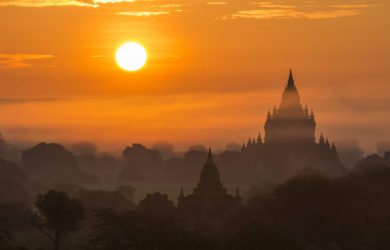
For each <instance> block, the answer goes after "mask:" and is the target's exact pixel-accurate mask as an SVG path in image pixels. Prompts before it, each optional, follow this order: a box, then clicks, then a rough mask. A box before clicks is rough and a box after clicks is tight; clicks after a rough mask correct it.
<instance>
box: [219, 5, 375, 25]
mask: <svg viewBox="0 0 390 250" xmlns="http://www.w3.org/2000/svg"><path fill="white" fill-rule="evenodd" d="M319 3H320V2H316V1H310V2H307V3H305V4H300V5H298V4H296V5H294V4H292V3H291V2H289V3H288V4H287V3H286V4H284V3H283V2H281V1H278V2H277V3H273V2H252V3H250V4H249V7H248V9H245V10H237V11H236V12H234V13H232V14H230V15H226V16H224V17H222V18H221V19H222V20H232V19H265V20H267V19H297V18H303V19H331V18H339V17H349V16H357V15H361V14H363V13H364V10H365V9H367V8H370V7H372V6H371V5H368V4H342V5H341V4H340V5H326V4H324V2H322V3H321V4H319Z"/></svg>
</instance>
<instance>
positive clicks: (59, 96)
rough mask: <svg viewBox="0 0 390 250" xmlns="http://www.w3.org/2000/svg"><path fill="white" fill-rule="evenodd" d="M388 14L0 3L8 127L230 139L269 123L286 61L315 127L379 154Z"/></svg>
mask: <svg viewBox="0 0 390 250" xmlns="http://www.w3.org/2000/svg"><path fill="white" fill-rule="evenodd" d="M389 10H390V6H389V3H388V2H387V1H384V0H375V1H367V0H359V1H336V0H326V1H317V0H316V1H311V2H307V1H298V0H294V1H288V2H287V1H276V0H271V1H267V2H262V1H260V2H251V1H248V2H246V1H238V0H230V1H194V2H184V1H181V0H176V1H173V0H172V1H166V0H154V1H137V0H135V1H125V0H123V1H121V0H120V1H110V0H107V1H106V0H105V1H67V0H62V1H51V0H42V1H38V2H36V1H30V0H17V1H8V0H3V1H1V2H0V32H2V33H3V34H7V39H2V40H1V41H0V75H1V81H0V87H1V88H2V93H1V95H0V112H1V114H2V119H1V123H0V131H2V133H3V136H4V137H5V138H6V140H7V141H9V142H14V143H17V144H22V145H23V144H26V143H27V144H32V143H37V142H40V141H48V142H51V141H52V142H59V143H70V142H76V141H91V142H94V143H96V144H97V145H98V146H99V148H101V149H102V150H103V151H105V150H109V151H112V150H117V149H119V148H123V147H124V146H126V145H128V144H130V143H133V142H140V143H143V144H145V145H152V144H153V143H155V142H159V141H165V142H169V143H172V144H173V145H175V148H177V149H178V150H183V149H185V148H187V147H188V146H190V145H193V144H204V145H206V146H208V147H213V148H223V147H224V145H225V144H227V143H229V142H239V143H242V142H246V141H247V139H248V137H249V136H252V137H253V136H255V135H256V134H257V132H258V131H259V129H262V127H263V126H264V121H265V116H266V113H267V111H268V109H269V108H271V109H272V107H273V105H278V104H279V102H280V98H281V94H282V91H283V88H284V86H285V83H286V80H287V73H288V70H289V69H290V68H292V69H293V71H294V76H295V79H296V85H297V88H298V90H299V91H300V95H301V98H302V103H303V104H307V105H308V106H309V108H313V110H314V112H315V114H316V118H317V121H318V124H319V125H318V129H317V137H318V135H319V133H321V132H323V133H324V134H325V135H326V136H328V137H329V139H330V140H331V141H338V140H345V139H357V140H358V141H359V144H360V145H361V147H362V148H363V149H364V151H366V152H374V151H375V143H377V142H378V141H383V140H385V141H390V138H389V137H388V136H387V135H388V134H389V132H390V127H389V126H388V124H389V121H390V120H389V118H388V117H390V113H389V112H390V111H389V108H388V107H389V105H390V99H389V97H388V95H387V94H386V93H387V92H388V91H389V84H388V83H389V82H390V73H389V71H388V67H389V61H390V60H389V56H390V55H389V53H388V52H389V51H390V35H389V33H388V32H387V26H386V24H387V23H388V22H389V19H390V18H389V17H388V15H387V12H388V11H389ZM362 34H364V35H362ZM127 41H137V42H138V43H140V44H142V45H143V46H144V47H145V49H146V51H147V53H148V60H147V62H146V64H145V66H144V68H142V69H141V70H139V71H137V72H126V71H124V70H122V69H120V68H119V67H118V65H117V63H116V62H115V52H116V49H117V48H118V47H119V46H120V45H121V44H123V43H125V42H127ZM14 114H18V115H14ZM178 124H180V126H178ZM262 133H264V132H263V131H262Z"/></svg>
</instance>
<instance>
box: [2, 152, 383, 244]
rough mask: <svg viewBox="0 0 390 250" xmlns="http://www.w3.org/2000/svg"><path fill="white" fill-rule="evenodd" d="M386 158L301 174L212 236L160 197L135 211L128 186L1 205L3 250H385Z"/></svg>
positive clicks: (258, 198) (233, 215) (230, 217)
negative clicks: (341, 170)
mask: <svg viewBox="0 0 390 250" xmlns="http://www.w3.org/2000/svg"><path fill="white" fill-rule="evenodd" d="M387 157H388V155H387V156H385V157H379V156H376V155H374V156H370V157H367V158H365V159H364V160H362V161H360V162H359V164H357V166H356V167H355V169H354V170H352V171H350V172H349V173H348V174H346V175H344V176H342V177H338V178H334V179H329V178H326V177H324V176H321V175H320V174H317V173H315V172H310V171H305V172H302V173H301V174H300V175H297V176H296V177H294V178H292V179H290V180H288V181H287V182H285V183H284V184H281V185H279V186H277V187H275V188H274V189H273V190H272V191H271V192H267V193H264V192H263V193H261V194H254V195H252V196H251V198H250V199H249V200H248V202H247V204H246V205H243V206H242V207H241V208H239V209H236V210H235V211H231V212H230V213H228V214H226V215H225V216H224V217H223V219H221V221H220V222H219V223H217V224H216V225H217V226H216V227H215V228H213V229H211V230H210V228H208V229H203V228H195V227H193V226H191V223H190V222H189V220H188V218H187V217H186V216H184V215H183V214H181V213H180V212H179V211H177V210H176V208H175V206H174V205H173V203H172V202H170V201H169V200H168V199H167V197H166V196H164V195H161V194H153V195H150V196H149V198H148V199H145V200H144V201H142V202H141V203H140V204H139V205H138V206H135V205H134V203H133V202H132V201H131V199H132V192H133V191H134V190H132V189H131V188H130V187H126V186H122V187H120V188H118V190H117V191H112V192H113V193H105V191H100V192H98V193H93V192H92V193H88V194H86V193H85V192H87V191H85V190H81V191H79V192H78V195H77V198H70V196H74V194H72V193H70V194H66V193H65V192H61V191H54V190H52V191H49V192H47V193H45V194H42V195H39V196H38V197H37V198H36V199H35V202H34V206H32V207H29V206H27V205H23V204H20V203H12V202H7V203H5V202H3V203H1V204H0V223H1V224H0V249H2V250H15V249H29V250H37V249H42V250H43V249H91V250H92V249H95V250H130V249H139V250H143V249H145V250H149V249H150V250H157V249H158V250H160V249H161V250H165V249H166V250H168V249H169V250H175V249H178V250H179V249H180V250H183V249H186V250H192V249H194V250H204V249H213V250H217V249H223V250H229V249H231V250H252V249H253V250H255V249H259V250H260V249H261V250H263V249H264V250H268V249H269V250H295V249H297V250H298V249H305V250H317V249H318V250H322V249H323V250H327V249H329V250H338V249H340V250H376V249H377V250H387V249H390V237H389V232H390V165H389V159H388V158H387ZM83 192H84V193H83ZM107 192H108V191H107ZM252 193H253V192H252ZM254 193H256V192H254ZM112 197H116V198H112ZM118 197H120V198H118ZM109 199H111V200H110V201H109V202H102V200H105V201H107V200H109ZM110 204H113V205H112V206H111V205H110ZM104 205H105V206H104ZM31 238H35V240H32V239H31Z"/></svg>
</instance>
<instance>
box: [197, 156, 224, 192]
mask: <svg viewBox="0 0 390 250" xmlns="http://www.w3.org/2000/svg"><path fill="white" fill-rule="evenodd" d="M201 186H222V184H221V180H220V177H219V171H218V168H217V165H215V163H214V161H213V155H212V153H211V149H209V154H208V157H207V161H206V163H205V164H204V165H203V169H202V172H201V174H200V180H199V183H198V187H201Z"/></svg>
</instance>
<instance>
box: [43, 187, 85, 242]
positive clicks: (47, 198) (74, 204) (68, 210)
mask: <svg viewBox="0 0 390 250" xmlns="http://www.w3.org/2000/svg"><path fill="white" fill-rule="evenodd" d="M35 205H36V207H37V208H38V210H39V212H40V214H41V215H42V216H43V217H44V223H39V222H37V223H36V226H37V228H38V229H39V230H40V231H41V232H42V233H43V234H45V235H46V236H47V237H48V238H49V239H50V240H52V241H53V243H54V247H53V249H54V250H58V249H59V247H60V241H61V240H62V239H63V238H64V237H65V236H66V235H69V234H70V233H72V232H74V231H76V230H77V229H79V227H80V223H81V221H82V220H83V219H84V208H83V205H82V204H81V203H80V202H79V201H78V200H77V199H70V198H69V197H68V195H67V194H66V193H64V192H58V191H54V190H50V191H49V192H47V193H46V194H45V195H42V194H40V195H38V196H37V200H36V202H35Z"/></svg>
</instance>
